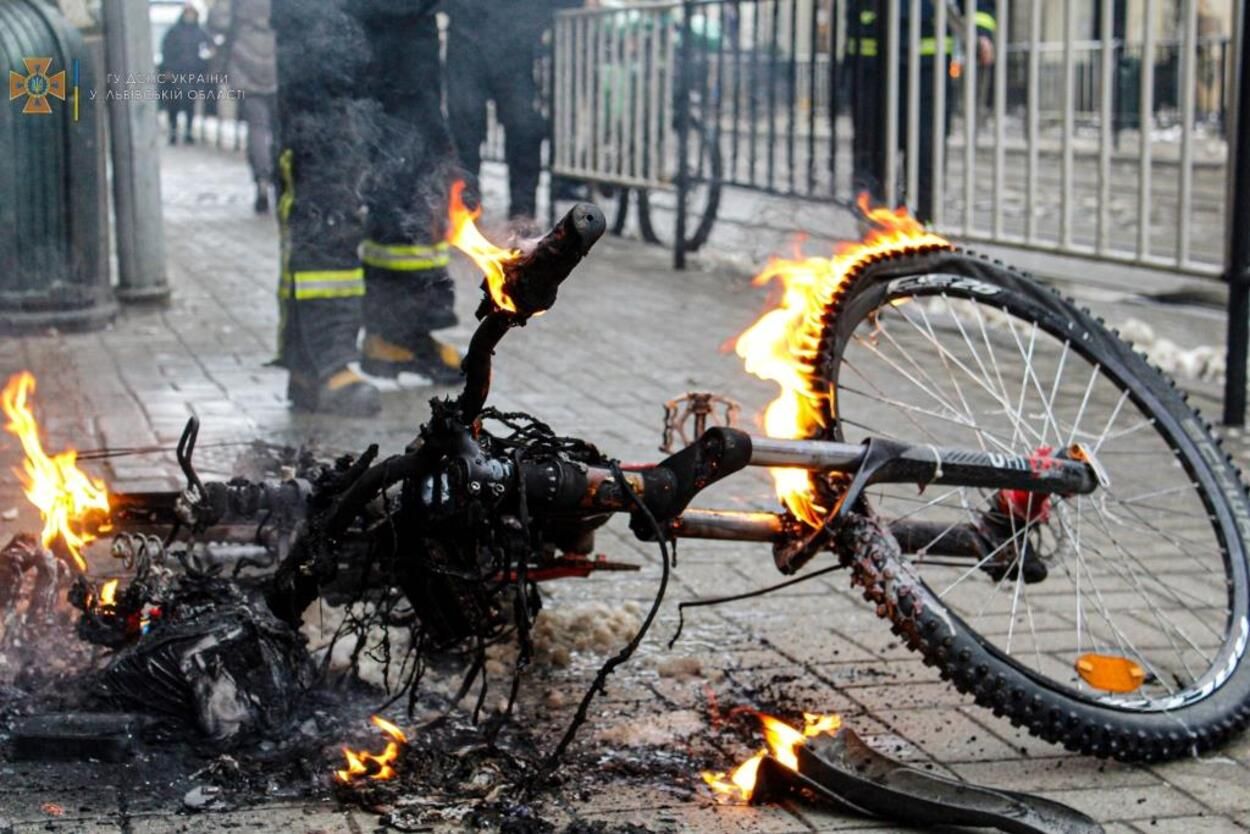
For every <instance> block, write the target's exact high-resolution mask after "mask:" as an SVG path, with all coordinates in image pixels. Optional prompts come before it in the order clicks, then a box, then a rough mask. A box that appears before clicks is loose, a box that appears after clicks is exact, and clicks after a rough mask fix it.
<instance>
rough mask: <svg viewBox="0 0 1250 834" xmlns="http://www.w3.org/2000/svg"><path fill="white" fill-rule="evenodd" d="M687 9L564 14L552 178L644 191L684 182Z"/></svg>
mask: <svg viewBox="0 0 1250 834" xmlns="http://www.w3.org/2000/svg"><path fill="white" fill-rule="evenodd" d="M681 8H682V7H681V4H680V3H661V4H655V5H649V6H646V7H641V8H631V9H601V10H575V11H567V12H562V13H561V14H560V15H559V16H558V17H557V20H556V25H555V28H554V31H553V37H552V55H553V61H554V63H555V67H556V70H555V72H554V73H553V79H552V84H551V88H550V89H551V98H552V114H551V119H552V159H551V169H552V173H553V174H555V175H558V176H564V177H569V178H573V179H581V180H590V181H596V182H606V183H614V184H618V185H628V186H634V187H642V188H672V187H674V186H675V184H676V182H677V169H678V165H677V161H676V155H675V152H674V148H675V147H676V145H677V142H676V141H675V139H674V130H675V124H674V118H673V112H672V105H673V101H674V93H673V90H674V85H675V80H674V77H675V72H674V69H675V68H676V66H677V25H678V20H679V19H680V12H681Z"/></svg>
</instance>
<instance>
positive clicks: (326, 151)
mask: <svg viewBox="0 0 1250 834" xmlns="http://www.w3.org/2000/svg"><path fill="white" fill-rule="evenodd" d="M409 6H410V4H404V3H395V2H389V0H318V1H317V2H316V3H309V2H306V0H274V4H273V22H274V28H275V31H276V33H277V36H278V71H279V87H280V90H279V112H280V119H281V121H282V126H283V128H282V129H283V144H284V148H283V151H282V154H281V156H280V158H279V179H280V183H281V190H282V195H281V198H280V200H279V203H278V216H279V222H280V225H281V239H282V275H281V280H280V283H279V291H278V295H279V304H280V308H281V325H280V334H279V361H280V363H281V364H283V365H285V366H286V367H287V368H289V369H290V370H291V371H292V372H293V373H300V374H305V375H315V376H316V377H317V378H322V379H324V378H326V377H328V376H329V375H331V374H333V373H334V372H335V371H337V370H339V369H341V368H342V367H343V366H344V365H346V364H347V363H348V362H351V361H354V360H355V359H357V358H358V350H357V339H358V336H359V331H360V328H361V325H362V323H363V324H364V325H365V327H366V328H367V329H368V330H369V332H370V333H374V334H376V335H379V336H381V337H382V338H384V339H386V340H387V341H389V342H392V343H394V344H397V345H399V346H400V347H412V346H414V345H416V344H417V342H418V340H420V339H422V338H424V337H425V336H426V335H428V334H429V332H430V331H431V330H436V329H439V328H443V327H449V326H451V325H452V324H454V323H455V315H454V313H453V310H452V302H453V294H452V286H451V282H450V279H449V278H448V276H447V273H446V269H445V267H446V265H447V261H448V249H447V246H446V244H444V243H442V242H441V241H442V239H443V235H444V224H445V203H444V201H445V194H446V192H447V188H448V174H449V165H448V161H449V159H450V157H451V142H450V139H449V137H448V135H447V130H446V126H445V124H444V123H443V120H442V115H441V110H440V107H439V97H440V96H439V91H440V74H439V63H438V29H437V24H436V22H435V19H434V17H433V15H430V14H426V13H419V12H413V11H406V10H405V9H406V8H408V7H409Z"/></svg>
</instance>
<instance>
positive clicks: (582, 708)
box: [530, 460, 670, 790]
mask: <svg viewBox="0 0 1250 834" xmlns="http://www.w3.org/2000/svg"><path fill="white" fill-rule="evenodd" d="M609 465H610V466H611V468H612V475H613V477H614V478H615V479H616V484H617V486H618V487H620V489H621V491H622V492H623V493H625V494H626V495H628V496H629V500H630V501H631V502H632V503H633V505H634V506H635V507H637V509H638V512H639V513H640V514H641V515H642V517H643V518H644V519H646V521H647V523H648V524H649V525H650V526H651V530H652V532H653V533H654V534H655V540H656V541H657V542H658V543H659V545H660V560H661V564H662V566H663V572H662V573H661V575H660V587H659V589H658V590H657V591H656V594H655V600H654V601H653V602H652V603H651V610H650V611H648V612H647V616H646V618H645V619H644V620H643V621H642V627H641V628H639V629H638V633H637V634H635V635H634V637H633V639H632V640H630V641H629V642H628V643H626V644H625V647H624V648H623V649H621V650H620V652H618V653H617V654H616V655H615V656H613V657H611V658H608V660H607V662H605V663H604V664H603V665H602V666H601V667H599V672H598V674H596V675H595V679H594V681H593V682H592V683H591V685H590V689H588V690H586V694H585V695H583V696H582V700H581V703H579V704H578V705H577V712H576V713H575V714H574V716H573V720H572V721H571V722H570V723H569V726H568V729H566V730H565V731H564V736H563V737H562V738H561V739H560V742H559V744H557V745H556V746H555V749H554V750H552V751H551V753H550V754H548V756H547V758H546V760H544V762H543V764H542V767H541V768H540V769H539V771H538V773H537V774H535V777H534V780H533V781H532V782H531V783H530V789H531V790H532V789H534V788H537V787H538V786H539V785H540V784H541V783H543V782H545V781H547V779H548V778H549V777H550V776H551V774H552V773H553V772H554V771H555V769H556V768H557V767H558V766H559V764H560V757H561V756H562V755H564V751H565V750H567V749H568V746H569V745H570V744H572V743H573V738H574V736H576V735H577V731H578V730H579V729H581V726H582V725H583V724H585V723H586V716H587V713H588V712H589V711H590V702H591V701H593V700H594V698H595V695H597V694H598V693H600V692H602V691H603V689H604V687H605V686H606V685H607V680H608V675H610V674H612V672H614V671H615V670H616V668H617V667H618V666H620V665H621V664H623V663H625V662H626V661H627V660H629V659H630V657H632V656H633V654H634V652H635V651H637V650H638V646H639V645H641V644H642V641H643V638H645V637H646V636H647V632H648V631H650V629H651V625H652V623H654V622H655V618H656V615H658V614H659V613H660V605H661V604H662V603H663V602H664V593H665V591H667V590H668V579H669V572H670V568H669V551H668V534H667V532H666V531H665V530H664V528H663V526H661V524H660V522H659V521H657V520H656V518H655V515H653V514H652V512H651V510H650V509H649V508H648V507H647V505H646V504H644V503H643V502H642V499H641V498H639V497H638V493H636V492H634V488H633V487H632V486H630V485H629V481H627V480H626V479H625V473H624V472H622V471H621V464H620V462H619V461H615V460H613V461H610V462H609Z"/></svg>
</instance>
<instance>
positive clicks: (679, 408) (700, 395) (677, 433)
mask: <svg viewBox="0 0 1250 834" xmlns="http://www.w3.org/2000/svg"><path fill="white" fill-rule="evenodd" d="M741 412H742V406H741V405H739V404H738V402H737V401H736V400H731V399H729V398H728V397H722V396H720V395H719V394H712V393H707V392H703V391H691V392H688V393H686V394H685V395H683V396H680V397H678V398H676V399H673V400H669V401H668V402H666V403H664V436H663V439H662V441H661V443H660V451H661V452H664V453H665V454H672V453H673V452H676V451H677V450H678V449H684V448H685V447H687V446H689V445H690V444H691V443H692V442H693V441H694V440H695V439H697V438H699V437H700V436H702V434H703V433H704V432H705V431H707V430H708V429H709V428H712V427H716V426H720V427H723V428H729V429H733V428H737V427H738V415H739V414H740V413H741ZM691 422H693V423H694V430H693V431H692V432H689V433H687V427H688V426H689V425H690V423H691ZM675 441H680V445H677V443H676V442H675Z"/></svg>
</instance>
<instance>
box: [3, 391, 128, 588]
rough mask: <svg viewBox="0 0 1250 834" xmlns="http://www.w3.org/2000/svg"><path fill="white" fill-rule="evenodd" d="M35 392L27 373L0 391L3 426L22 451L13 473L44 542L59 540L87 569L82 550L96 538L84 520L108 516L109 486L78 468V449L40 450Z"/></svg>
mask: <svg viewBox="0 0 1250 834" xmlns="http://www.w3.org/2000/svg"><path fill="white" fill-rule="evenodd" d="M34 393H35V378H34V376H32V375H31V374H30V373H29V372H26V371H22V372H21V373H19V374H16V375H14V376H13V377H11V378H10V379H9V382H8V384H7V385H6V386H5V387H4V391H2V392H0V408H3V410H4V414H5V416H6V417H7V418H8V423H7V424H6V425H5V427H4V428H5V430H6V431H7V432H9V433H10V434H12V435H13V436H14V437H16V438H17V439H18V440H19V441H20V442H21V444H22V451H23V452H24V453H25V455H26V457H25V460H23V461H22V468H21V470H14V471H15V472H16V473H17V476H18V478H19V479H20V480H21V482H22V487H23V490H24V491H25V493H26V497H27V498H28V499H29V500H30V502H31V503H32V504H34V505H35V507H37V508H38V510H39V514H40V516H42V518H43V532H42V539H43V546H44V547H51V546H52V543H53V542H54V541H56V540H57V539H58V538H60V540H61V541H62V542H64V544H65V549H66V550H67V551H69V555H70V557H71V558H72V559H73V560H74V564H75V566H77V568H78V570H80V571H84V572H85V571H86V570H87V562H86V560H85V559H83V556H82V549H83V548H84V547H86V546H87V545H88V544H90V543H91V542H92V541H94V540H95V536H94V535H93V534H92V533H91V532H89V531H88V530H86V529H84V528H83V526H82V523H83V520H84V518H85V517H86V516H87V515H89V514H91V513H102V514H104V515H106V516H107V514H108V512H109V499H108V490H107V489H106V488H105V486H104V484H103V482H101V481H98V480H96V479H94V478H91V477H89V476H88V475H87V474H86V473H84V472H83V471H82V470H81V469H79V468H78V466H77V460H78V453H77V452H75V451H74V450H73V449H68V450H66V451H64V452H61V453H60V454H58V455H54V456H52V457H49V456H48V454H47V453H46V452H45V451H44V449H43V442H42V441H41V440H40V439H39V424H38V422H36V420H35V415H34V413H33V412H32V411H31V405H30V399H31V397H32V396H33V395H34Z"/></svg>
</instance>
